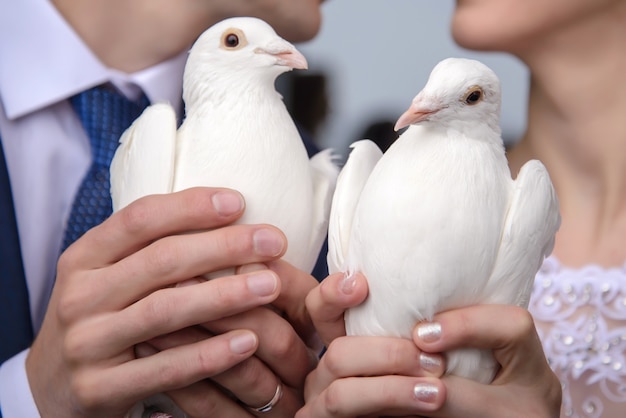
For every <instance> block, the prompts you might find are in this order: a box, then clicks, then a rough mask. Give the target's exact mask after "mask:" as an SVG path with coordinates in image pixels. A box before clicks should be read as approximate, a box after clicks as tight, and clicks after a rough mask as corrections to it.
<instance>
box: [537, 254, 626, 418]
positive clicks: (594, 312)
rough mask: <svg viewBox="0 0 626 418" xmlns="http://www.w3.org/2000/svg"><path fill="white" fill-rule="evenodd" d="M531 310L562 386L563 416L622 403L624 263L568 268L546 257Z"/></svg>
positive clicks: (625, 372)
mask: <svg viewBox="0 0 626 418" xmlns="http://www.w3.org/2000/svg"><path fill="white" fill-rule="evenodd" d="M529 310H530V311H531V312H532V313H533V316H534V318H535V320H536V321H537V327H538V332H539V336H540V338H541V340H542V342H543V345H544V350H545V352H546V356H547V357H548V361H549V363H550V366H551V367H552V369H553V370H554V371H555V372H556V373H557V375H558V376H559V378H560V379H561V383H562V385H563V408H562V414H563V416H565V417H585V418H587V417H600V416H601V415H602V414H603V412H604V411H605V409H610V403H624V402H626V265H624V266H623V267H618V268H610V269H605V268H602V267H598V266H588V267H585V268H582V269H570V268H566V267H563V266H561V265H560V264H559V262H558V261H557V260H556V259H555V258H554V257H550V258H548V259H547V260H545V262H544V264H543V266H542V267H541V269H540V271H539V272H538V273H537V277H536V280H535V284H534V289H533V296H532V298H531V301H530V305H529ZM581 388H582V390H581ZM576 389H578V390H576ZM572 392H575V393H576V395H577V396H573V394H572ZM623 406H626V405H622V407H623Z"/></svg>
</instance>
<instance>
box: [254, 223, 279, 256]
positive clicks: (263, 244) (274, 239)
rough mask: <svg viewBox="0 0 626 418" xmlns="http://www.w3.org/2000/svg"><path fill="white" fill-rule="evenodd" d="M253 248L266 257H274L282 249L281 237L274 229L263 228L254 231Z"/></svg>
mask: <svg viewBox="0 0 626 418" xmlns="http://www.w3.org/2000/svg"><path fill="white" fill-rule="evenodd" d="M252 240H253V243H254V250H255V251H256V253H257V254H259V255H262V256H266V257H275V256H277V255H279V254H280V253H281V252H282V251H283V246H284V245H285V243H284V240H283V237H282V236H281V235H280V234H278V233H277V232H275V231H272V230H269V229H266V228H263V229H259V230H258V231H256V232H255V233H254V237H253V238H252Z"/></svg>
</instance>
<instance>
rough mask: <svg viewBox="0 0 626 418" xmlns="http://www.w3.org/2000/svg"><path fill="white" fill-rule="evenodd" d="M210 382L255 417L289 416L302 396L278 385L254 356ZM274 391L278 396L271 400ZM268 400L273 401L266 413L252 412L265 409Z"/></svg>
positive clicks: (281, 383) (296, 408) (273, 396)
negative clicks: (221, 388)
mask: <svg viewBox="0 0 626 418" xmlns="http://www.w3.org/2000/svg"><path fill="white" fill-rule="evenodd" d="M212 379H213V380H214V381H215V382H217V383H219V384H220V386H222V387H224V388H227V389H228V390H229V392H231V393H232V394H233V395H234V396H235V397H237V398H238V399H239V400H240V401H241V402H242V404H243V405H244V406H246V407H247V409H248V411H249V412H250V414H252V415H255V416H263V417H293V416H294V414H295V413H296V411H297V410H298V409H300V408H301V407H302V405H303V404H304V399H303V397H302V393H301V392H300V391H298V390H297V389H294V388H292V387H290V386H288V385H287V384H285V383H284V382H281V380H280V379H279V378H278V377H277V376H276V375H275V374H274V373H273V372H272V371H271V370H270V369H269V368H268V367H267V366H266V365H265V364H264V363H263V362H262V361H261V360H260V359H259V358H257V357H251V358H249V359H247V360H246V361H244V362H242V363H240V364H237V365H236V366H234V367H233V368H231V369H229V370H227V371H226V372H224V373H222V374H220V375H218V376H215V377H213V378H212ZM279 385H280V387H279ZM277 392H278V393H279V395H280V396H279V399H278V401H274V399H275V396H277ZM270 401H273V402H272V405H273V406H272V408H271V410H270V411H267V412H262V411H257V410H255V409H254V408H262V407H264V406H267V405H268V404H269V403H270Z"/></svg>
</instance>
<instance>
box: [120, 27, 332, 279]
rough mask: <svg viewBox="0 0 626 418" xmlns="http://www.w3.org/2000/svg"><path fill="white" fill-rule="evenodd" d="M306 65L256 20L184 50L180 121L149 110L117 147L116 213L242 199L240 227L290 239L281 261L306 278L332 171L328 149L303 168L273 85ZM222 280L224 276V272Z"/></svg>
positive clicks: (324, 220)
mask: <svg viewBox="0 0 626 418" xmlns="http://www.w3.org/2000/svg"><path fill="white" fill-rule="evenodd" d="M294 68H298V69H305V68H307V62H306V59H305V58H304V56H303V55H302V54H301V53H300V52H298V51H297V50H296V48H295V47H294V46H293V45H292V44H290V43H289V42H287V41H285V40H284V39H282V38H280V37H279V36H278V35H277V34H276V32H275V31H274V30H273V28H272V27H271V26H270V25H269V24H267V23H266V22H264V21H263V20H260V19H257V18H252V17H238V18H230V19H225V20H223V21H221V22H218V23H217V24H215V25H213V26H212V27H210V28H209V29H207V30H206V31H205V32H204V33H203V34H202V35H201V36H200V37H199V38H198V39H197V41H196V42H195V44H194V45H193V47H192V48H191V50H190V52H189V57H188V59H187V63H186V66H185V73H184V80H183V99H184V102H185V110H186V115H185V119H184V121H183V123H182V125H181V126H180V128H179V129H178V130H177V129H176V115H175V112H174V109H173V108H172V107H171V106H170V105H169V104H165V103H160V104H155V105H152V106H149V107H148V108H147V109H146V110H145V111H144V113H143V114H142V115H141V116H140V117H139V118H138V119H137V120H136V121H135V122H134V123H133V124H132V125H131V126H130V127H129V128H128V130H127V131H126V132H125V133H124V134H123V135H122V137H121V139H120V146H119V147H118V149H117V151H116V154H115V156H114V158H113V161H112V163H111V196H112V200H113V209H114V210H119V209H120V208H122V207H124V206H126V205H128V204H129V203H131V202H132V201H134V200H135V199H138V198H140V197H142V196H145V195H148V194H155V193H170V192H174V191H179V190H183V189H186V188H190V187H194V186H214V187H229V188H232V189H236V190H238V191H239V192H241V193H242V194H243V196H244V197H245V200H246V209H245V213H244V215H243V216H242V218H241V219H240V220H239V223H247V224H250V223H269V224H272V225H275V226H277V227H279V228H280V229H281V230H282V231H283V232H284V233H285V234H286V236H287V239H288V250H287V253H286V254H285V256H284V259H285V260H287V261H289V262H290V263H292V264H293V265H295V266H296V267H299V268H300V269H302V270H305V271H307V272H310V271H311V270H312V268H313V266H314V264H315V261H316V259H317V256H318V254H319V251H320V249H321V246H322V244H323V241H324V238H325V236H326V232H327V225H328V212H329V211H330V201H331V198H332V193H333V190H334V186H335V182H336V177H337V174H338V171H339V170H338V168H337V167H336V165H335V164H334V163H333V158H334V157H333V156H332V154H331V152H330V150H325V151H322V152H320V153H318V154H317V155H315V156H313V158H311V159H310V160H309V158H308V156H307V152H306V149H305V147H304V144H303V143H302V140H301V138H300V135H299V133H298V131H297V128H296V126H295V124H294V122H293V120H292V119H291V117H290V115H289V113H288V112H287V109H286V108H285V105H284V103H283V101H282V97H281V95H280V94H279V93H278V92H277V91H276V90H275V86H274V82H275V80H276V78H277V77H278V76H279V75H280V74H281V73H284V72H286V71H290V70H291V69H294ZM224 273H225V272H224Z"/></svg>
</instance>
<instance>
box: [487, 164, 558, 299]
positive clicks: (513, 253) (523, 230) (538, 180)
mask: <svg viewBox="0 0 626 418" xmlns="http://www.w3.org/2000/svg"><path fill="white" fill-rule="evenodd" d="M514 184H515V185H514V190H513V195H512V199H511V206H510V208H509V211H508V214H507V217H506V222H505V224H504V229H503V232H502V240H501V244H500V249H499V251H498V257H497V259H496V263H495V265H494V270H493V272H492V274H491V277H490V278H489V282H488V284H487V287H486V289H485V295H486V300H485V303H496V304H498V303H505V304H514V305H518V306H522V307H524V308H525V307H527V306H528V300H529V297H530V291H531V287H532V284H533V281H534V278H535V275H536V274H537V270H539V267H541V264H542V262H543V260H544V258H545V257H547V256H548V255H550V253H551V252H552V249H553V247H554V236H555V234H556V231H557V230H558V229H559V226H560V224H561V216H560V214H559V202H558V199H557V196H556V192H555V191H554V188H553V186H552V182H551V181H550V176H549V175H548V171H547V170H546V168H545V167H544V165H543V164H542V163H541V162H540V161H538V160H531V161H529V162H527V163H526V164H524V166H522V169H521V170H520V172H519V175H518V176H517V179H516V180H515V183H514Z"/></svg>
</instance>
